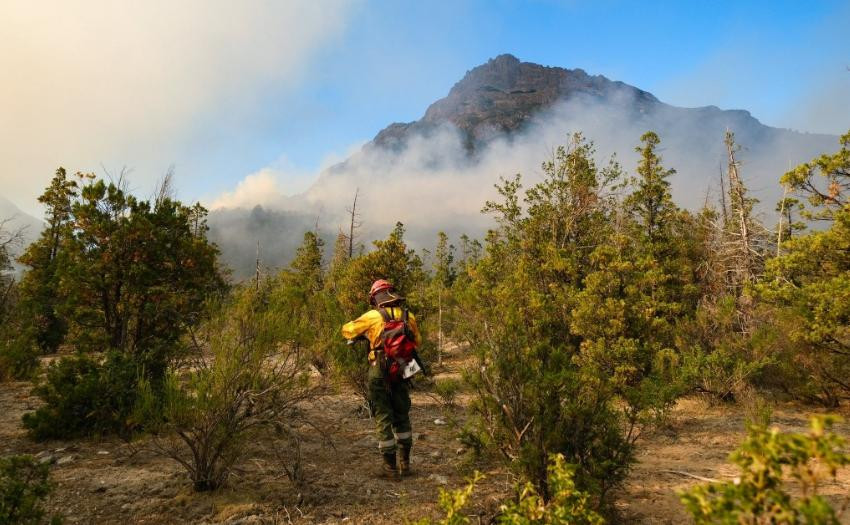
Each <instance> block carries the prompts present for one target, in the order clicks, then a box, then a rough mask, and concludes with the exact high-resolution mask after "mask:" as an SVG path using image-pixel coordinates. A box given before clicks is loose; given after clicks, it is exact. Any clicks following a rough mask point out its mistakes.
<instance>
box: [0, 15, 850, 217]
mask: <svg viewBox="0 0 850 525" xmlns="http://www.w3.org/2000/svg"><path fill="white" fill-rule="evenodd" d="M848 23H850V2H848V1H846V0H844V1H808V2H801V1H784V2H783V1H764V2H740V1H728V2H722V1H712V2H686V1H681V2H639V1H635V2H613V1H612V2H606V1H598V0H596V1H579V0H564V1H556V0H551V1H534V2H509V1H493V0H481V1H469V2H461V1H454V0H453V1H441V2H440V1H435V2H421V1H410V2H400V1H386V2H378V1H375V2H370V1H365V0H312V1H304V2H294V1H289V2H284V1H278V2H258V1H240V2H229V1H227V2H225V1H220V2H219V1H209V0H191V1H189V0H182V1H178V2H166V1H152V0H146V1H145V2H135V1H133V2H130V1H126V2H125V1H120V0H91V1H73V0H64V1H54V2H51V1H39V2H32V1H29V0H20V1H18V0H0V71H2V72H3V80H2V82H0V196H3V197H6V198H7V199H9V200H11V201H13V202H14V203H16V204H17V205H18V206H20V207H21V208H22V209H24V210H26V211H29V212H31V213H36V214H37V213H39V209H38V206H37V205H36V203H35V198H36V196H37V195H38V194H39V193H40V192H41V190H42V189H43V187H44V186H45V185H46V184H47V182H48V180H49V178H50V176H51V174H52V172H53V171H54V170H55V168H56V167H57V166H59V165H63V166H65V167H66V168H68V169H69V170H72V171H75V170H83V171H94V172H97V173H103V172H104V171H109V172H117V171H119V170H120V169H121V168H122V167H128V168H130V169H131V170H132V172H131V181H132V182H133V187H134V188H135V189H136V190H137V191H139V192H140V193H142V194H147V193H149V192H150V191H151V188H152V187H153V185H154V182H155V181H156V180H157V179H158V178H159V177H161V176H162V175H163V173H165V172H166V170H167V169H168V168H169V166H173V167H174V170H175V173H176V182H177V188H178V195H179V197H181V198H183V199H186V200H190V199H198V198H201V199H203V200H204V201H206V202H215V201H216V200H217V199H218V200H219V202H223V201H222V200H221V199H222V195H223V194H225V193H226V192H232V191H233V190H234V188H236V187H237V185H238V184H240V183H242V184H245V183H246V182H245V179H246V177H247V176H249V175H251V174H254V177H253V178H251V179H248V183H252V181H253V182H257V181H260V182H263V181H265V182H264V183H268V184H274V185H277V187H279V188H282V189H283V191H285V192H296V191H299V190H302V189H304V188H305V187H306V186H307V185H308V184H309V182H310V181H311V180H312V178H313V177H314V176H315V173H316V172H317V170H318V169H320V167H321V166H323V165H326V164H328V163H330V162H333V161H335V160H339V159H341V158H344V157H345V156H346V155H347V154H348V152H350V151H352V149H353V148H357V147H359V145H361V144H362V143H363V142H365V141H367V140H369V139H371V138H372V137H373V136H374V135H375V133H376V132H377V131H379V130H380V129H381V128H383V127H384V126H385V125H387V124H389V123H390V122H395V121H409V120H414V119H417V118H419V117H420V116H421V115H422V114H423V113H424V111H425V109H426V107H427V106H428V104H430V103H431V102H433V101H434V100H436V99H438V98H440V97H442V96H444V95H445V94H446V93H447V92H448V90H449V89H450V88H451V86H452V85H453V84H454V82H456V81H457V80H459V79H460V78H461V77H462V76H463V74H464V73H465V72H466V71H467V70H468V69H471V68H472V67H474V66H476V65H478V64H480V63H483V62H485V61H486V60H487V59H488V58H491V57H493V56H496V55H498V54H501V53H512V54H514V55H516V56H517V57H519V58H520V59H521V60H526V61H532V62H538V63H542V64H545V65H557V66H563V67H569V68H576V67H580V68H582V69H584V70H586V71H588V72H589V73H592V74H604V75H606V76H608V77H609V78H612V79H616V80H622V81H624V82H627V83H629V84H633V85H635V86H638V87H640V88H642V89H646V90H648V91H650V92H652V93H653V94H655V95H656V96H657V97H658V98H660V99H661V100H663V101H665V102H668V103H671V104H675V105H681V106H701V105H709V104H714V105H717V106H720V107H722V108H725V109H732V108H743V109H747V110H749V111H751V112H752V113H753V115H754V116H756V117H757V118H759V119H760V120H761V121H762V122H764V123H766V124H769V125H773V126H780V127H789V128H794V129H798V130H803V131H812V132H827V133H834V134H839V133H842V132H845V131H847V129H850V71H848V69H847V68H848V66H850V31H848V30H847V27H848ZM258 174H259V175H258ZM225 200H226V197H225Z"/></svg>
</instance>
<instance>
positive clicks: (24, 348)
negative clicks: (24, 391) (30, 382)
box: [0, 326, 39, 380]
mask: <svg viewBox="0 0 850 525" xmlns="http://www.w3.org/2000/svg"><path fill="white" fill-rule="evenodd" d="M16 328H17V327H16V326H0V380H4V379H13V378H14V379H27V378H29V377H32V375H33V373H34V372H35V371H36V370H37V369H38V355H39V351H38V348H36V346H35V344H33V341H32V339H30V338H28V337H26V335H21V334H20V333H19V332H17V330H16Z"/></svg>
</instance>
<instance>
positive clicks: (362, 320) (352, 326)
mask: <svg viewBox="0 0 850 525" xmlns="http://www.w3.org/2000/svg"><path fill="white" fill-rule="evenodd" d="M386 310H387V312H388V313H389V314H390V316H392V318H393V319H401V316H402V309H401V308H400V307H398V306H388V307H386ZM407 323H408V326H410V331H411V332H413V338H414V340H415V342H416V346H420V345H421V344H422V336H421V335H420V334H419V327H418V326H417V325H416V317H414V316H413V314H412V313H410V312H408V313H407ZM383 330H384V318H383V317H382V316H381V312H379V311H378V310H369V311H368V312H366V313H365V314H363V315H361V316H360V317H358V318H357V319H355V320H353V321H350V322H348V323H345V324H344V325H343V326H342V336H343V337H345V338H346V339H354V338H355V337H357V336H360V335H365V336H366V338H367V339H369V348H371V349H373V350H374V349H375V348H377V347H379V346H381V332H382V331H383Z"/></svg>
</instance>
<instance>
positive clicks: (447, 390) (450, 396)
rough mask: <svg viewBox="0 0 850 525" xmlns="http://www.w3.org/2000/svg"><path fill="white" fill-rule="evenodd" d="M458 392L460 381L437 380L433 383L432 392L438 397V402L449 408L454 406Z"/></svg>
mask: <svg viewBox="0 0 850 525" xmlns="http://www.w3.org/2000/svg"><path fill="white" fill-rule="evenodd" d="M459 391H460V381H458V380H457V379H452V378H446V379H438V380H437V381H436V383H434V392H436V394H437V395H438V396H440V400H441V401H442V402H443V405H444V406H446V407H449V408H451V407H454V406H455V398H456V397H457V393H458V392H459Z"/></svg>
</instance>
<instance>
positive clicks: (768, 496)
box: [680, 416, 850, 524]
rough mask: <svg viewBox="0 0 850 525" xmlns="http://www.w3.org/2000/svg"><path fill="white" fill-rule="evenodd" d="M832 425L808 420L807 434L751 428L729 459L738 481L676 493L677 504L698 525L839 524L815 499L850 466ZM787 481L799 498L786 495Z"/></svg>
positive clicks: (824, 420)
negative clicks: (736, 468)
mask: <svg viewBox="0 0 850 525" xmlns="http://www.w3.org/2000/svg"><path fill="white" fill-rule="evenodd" d="M835 421H836V418H834V417H828V416H827V417H823V416H820V417H813V418H812V420H811V430H810V431H809V432H808V433H807V434H796V433H782V432H780V431H779V430H778V429H776V428H773V429H767V427H764V426H758V425H754V426H750V429H749V436H748V437H747V439H746V440H745V441H744V443H743V444H742V445H741V447H740V448H739V449H738V450H737V451H736V452H735V453H733V454H732V457H731V459H732V461H734V462H735V463H736V464H737V465H738V466H739V467H740V469H741V474H740V476H739V477H738V478H736V479H735V481H732V482H720V483H711V484H709V485H700V486H697V487H695V488H692V489H690V490H686V491H684V492H682V493H680V498H681V500H682V502H683V503H684V504H685V506H686V507H687V509H688V511H689V512H690V513H691V515H692V516H693V518H694V520H695V521H696V523H697V524H710V523H789V524H790V523H824V524H838V523H839V517H840V516H839V514H838V513H836V511H835V509H833V508H832V507H831V506H830V504H829V502H827V501H826V500H825V499H824V498H823V497H822V496H820V495H818V493H817V491H818V486H819V485H820V483H821V482H822V481H823V480H824V479H826V478H833V479H834V478H835V476H836V473H837V471H838V469H839V468H840V467H842V466H844V465H847V464H850V454H847V453H846V452H844V451H843V450H842V449H843V448H844V447H845V445H846V443H845V441H844V440H843V439H842V438H840V437H839V436H837V435H836V434H835V433H833V432H831V431H830V428H831V427H832V425H833V423H834V422H835ZM787 476H790V477H791V478H793V479H794V480H795V481H796V482H797V484H798V485H799V492H798V493H799V495H792V492H790V491H789V490H788V489H787V487H786V484H785V481H784V479H785V478H786V477H787ZM848 502H850V500H848ZM845 508H846V504H845Z"/></svg>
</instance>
